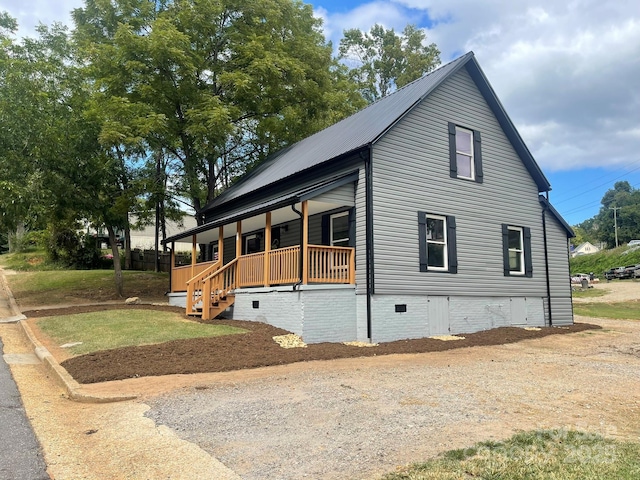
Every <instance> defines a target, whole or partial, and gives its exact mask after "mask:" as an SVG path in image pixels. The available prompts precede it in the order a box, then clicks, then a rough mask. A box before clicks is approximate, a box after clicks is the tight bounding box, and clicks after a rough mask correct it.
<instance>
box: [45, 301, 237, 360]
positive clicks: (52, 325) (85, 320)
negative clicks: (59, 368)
mask: <svg viewBox="0 0 640 480" xmlns="http://www.w3.org/2000/svg"><path fill="white" fill-rule="evenodd" d="M37 324H38V327H39V328H40V329H41V330H42V331H43V332H44V333H45V334H46V335H48V336H50V337H51V338H52V339H53V340H55V342H56V343H58V345H63V344H65V343H72V342H82V343H81V345H77V346H75V347H71V348H70V351H71V353H73V354H74V355H82V354H86V353H91V352H96V351H100V350H110V349H113V348H122V347H129V346H138V345H150V344H154V343H163V342H169V341H172V340H180V339H188V338H201V337H218V336H221V335H232V334H239V333H245V332H246V330H243V329H241V328H236V327H230V326H228V325H219V324H216V325H205V324H202V323H197V322H194V321H189V320H185V319H184V318H183V317H182V315H180V314H177V313H171V312H159V311H155V310H106V311H102V312H91V313H80V314H75V315H62V316H56V317H44V318H41V319H39V320H38V321H37Z"/></svg>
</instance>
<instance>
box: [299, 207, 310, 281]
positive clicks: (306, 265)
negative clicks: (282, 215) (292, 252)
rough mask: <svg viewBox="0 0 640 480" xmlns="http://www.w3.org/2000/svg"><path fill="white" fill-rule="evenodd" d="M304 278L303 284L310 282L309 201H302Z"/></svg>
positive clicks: (302, 279) (301, 246)
mask: <svg viewBox="0 0 640 480" xmlns="http://www.w3.org/2000/svg"><path fill="white" fill-rule="evenodd" d="M300 248H301V249H302V278H301V279H300V281H301V282H302V284H303V285H306V284H307V283H309V203H308V200H305V201H304V202H302V245H300Z"/></svg>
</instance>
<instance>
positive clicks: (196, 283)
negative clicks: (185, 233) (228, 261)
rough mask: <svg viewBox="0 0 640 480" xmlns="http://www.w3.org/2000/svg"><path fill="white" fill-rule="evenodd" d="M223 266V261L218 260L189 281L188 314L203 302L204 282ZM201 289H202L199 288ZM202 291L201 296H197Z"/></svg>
mask: <svg viewBox="0 0 640 480" xmlns="http://www.w3.org/2000/svg"><path fill="white" fill-rule="evenodd" d="M221 264H222V259H220V260H218V261H217V262H216V263H214V264H213V265H209V266H208V267H207V268H205V269H204V270H203V271H201V272H200V273H198V274H196V275H194V276H193V277H192V278H190V279H189V280H187V308H186V310H187V314H189V313H190V312H192V311H193V310H194V308H193V307H194V305H196V304H197V303H198V302H199V301H200V300H202V298H203V296H202V293H203V291H202V280H203V279H204V278H206V277H207V276H208V275H211V273H212V272H215V271H216V270H217V269H219V268H220V265H221ZM198 287H200V288H198ZM198 290H199V291H200V295H199V296H197V295H196V292H197V291H198Z"/></svg>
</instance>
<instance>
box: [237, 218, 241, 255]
mask: <svg viewBox="0 0 640 480" xmlns="http://www.w3.org/2000/svg"><path fill="white" fill-rule="evenodd" d="M241 256H242V220H238V222H237V223H236V258H240V257H241Z"/></svg>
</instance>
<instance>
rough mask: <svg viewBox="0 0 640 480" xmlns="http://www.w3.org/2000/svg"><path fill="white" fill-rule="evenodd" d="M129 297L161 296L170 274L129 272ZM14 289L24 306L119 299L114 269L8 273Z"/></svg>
mask: <svg viewBox="0 0 640 480" xmlns="http://www.w3.org/2000/svg"><path fill="white" fill-rule="evenodd" d="M122 273H123V279H124V292H125V296H127V297H133V296H136V297H142V298H155V299H158V298H161V297H162V296H163V295H164V293H165V292H166V291H167V290H168V286H169V275H168V274H167V273H155V272H137V271H125V272H122ZM6 278H7V281H8V282H9V286H10V287H11V291H12V292H13V294H14V296H15V297H16V299H17V300H18V303H19V304H20V305H21V306H24V305H29V306H31V307H35V306H42V305H59V304H62V303H67V302H68V303H76V302H77V301H78V300H79V301H81V302H83V301H84V302H85V303H86V302H87V301H91V302H100V301H104V300H116V299H117V296H116V293H115V279H114V274H113V270H50V271H41V272H20V273H18V274H17V275H10V276H7V277H6Z"/></svg>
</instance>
